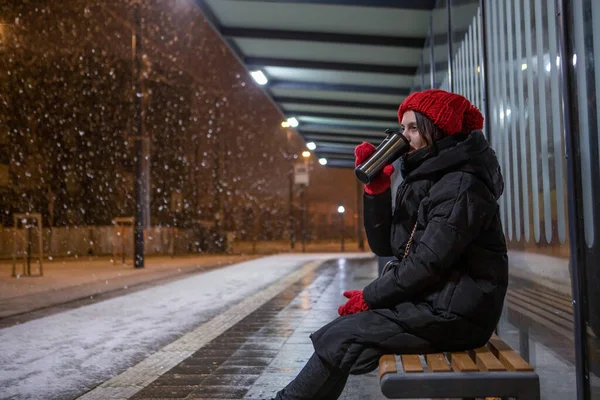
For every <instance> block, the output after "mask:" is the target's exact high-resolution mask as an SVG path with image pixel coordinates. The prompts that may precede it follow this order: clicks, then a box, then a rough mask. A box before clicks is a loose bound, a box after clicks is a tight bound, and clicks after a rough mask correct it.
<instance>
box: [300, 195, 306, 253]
mask: <svg viewBox="0 0 600 400" xmlns="http://www.w3.org/2000/svg"><path fill="white" fill-rule="evenodd" d="M300 234H301V235H302V252H303V253H306V185H302V216H301V217H300Z"/></svg>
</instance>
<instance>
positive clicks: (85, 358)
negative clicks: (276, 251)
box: [0, 253, 366, 399]
mask: <svg viewBox="0 0 600 400" xmlns="http://www.w3.org/2000/svg"><path fill="white" fill-rule="evenodd" d="M354 256H358V257H365V256H366V255H365V254H364V253H363V254H356V255H354ZM339 257H340V255H339V254H307V255H282V256H281V255H280V256H272V257H266V258H261V259H258V260H252V261H248V262H244V263H240V264H236V265H232V266H229V267H225V268H222V269H218V270H213V271H209V272H206V273H203V274H199V275H195V276H192V277H189V278H187V279H182V280H179V281H175V282H171V283H168V284H165V285H163V286H157V287H154V288H150V289H146V290H143V291H139V292H136V293H132V294H129V295H125V296H122V297H118V298H113V299H110V300H106V301H103V302H99V303H96V304H92V305H89V306H84V307H81V308H78V309H75V310H70V311H66V312H64V313H61V314H55V315H52V316H48V317H45V318H41V319H37V320H33V321H29V322H26V323H24V324H21V325H16V326H13V327H10V328H5V329H2V330H0V366H1V368H0V398H1V399H72V398H74V397H77V396H79V395H81V394H83V393H85V392H87V391H88V390H90V389H92V388H94V387H95V386H97V385H99V384H100V383H102V382H104V381H106V380H107V379H109V378H111V377H113V376H115V375H117V374H119V373H121V372H123V371H124V370H126V369H127V368H129V367H130V366H132V365H135V364H136V363H138V362H139V361H141V360H143V359H144V358H146V357H148V356H149V355H150V354H152V353H153V352H155V351H156V350H158V349H159V348H161V347H163V346H164V345H166V344H168V343H170V342H172V341H174V340H175V339H176V338H177V337H179V336H181V335H183V334H184V333H186V332H187V331H190V330H192V329H194V328H195V327H197V326H199V325H200V324H202V323H203V322H206V321H207V320H209V319H210V318H212V317H214V316H215V315H216V314H218V313H219V312H222V311H223V310H224V309H226V308H227V307H228V306H231V305H232V304H235V303H237V302H239V301H240V300H242V299H244V298H245V297H247V296H249V295H252V294H254V293H256V292H257V291H258V290H260V289H261V288H264V287H265V286H267V285H269V284H271V283H274V282H275V281H277V280H279V279H281V278H283V277H284V276H285V275H287V274H288V273H290V272H292V271H293V270H295V269H297V268H298V267H300V266H301V265H302V264H304V263H305V262H307V261H310V260H315V259H329V258H339ZM344 257H353V255H350V254H345V255H344Z"/></svg>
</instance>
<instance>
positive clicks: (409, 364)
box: [400, 354, 423, 373]
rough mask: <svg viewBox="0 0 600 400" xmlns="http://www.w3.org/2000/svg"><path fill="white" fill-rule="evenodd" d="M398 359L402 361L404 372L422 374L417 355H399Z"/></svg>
mask: <svg viewBox="0 0 600 400" xmlns="http://www.w3.org/2000/svg"><path fill="white" fill-rule="evenodd" d="M400 358H401V359H402V368H403V369H404V372H406V373H410V372H423V366H422V365H421V360H420V359H419V356H418V355H416V354H410V355H401V356H400Z"/></svg>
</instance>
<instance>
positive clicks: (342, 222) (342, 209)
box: [337, 205, 346, 252]
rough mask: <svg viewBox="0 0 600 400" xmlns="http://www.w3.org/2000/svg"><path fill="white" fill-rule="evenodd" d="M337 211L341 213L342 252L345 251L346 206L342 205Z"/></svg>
mask: <svg viewBox="0 0 600 400" xmlns="http://www.w3.org/2000/svg"><path fill="white" fill-rule="evenodd" d="M337 211H338V213H339V214H340V240H341V249H342V252H344V213H345V212H346V209H345V208H344V206H342V205H340V206H339V207H338V210H337Z"/></svg>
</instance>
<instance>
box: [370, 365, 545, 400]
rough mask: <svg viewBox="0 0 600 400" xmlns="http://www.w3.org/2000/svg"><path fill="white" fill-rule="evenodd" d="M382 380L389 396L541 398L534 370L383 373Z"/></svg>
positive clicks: (398, 397)
mask: <svg viewBox="0 0 600 400" xmlns="http://www.w3.org/2000/svg"><path fill="white" fill-rule="evenodd" d="M380 384H381V393H383V395H384V396H385V397H387V398H388V399H407V398H412V399H414V398H436V397H450V398H461V397H467V398H468V397H491V396H495V397H515V398H517V399H519V400H540V382H539V377H538V375H537V374H536V373H535V372H512V371H506V372H418V373H403V372H398V373H395V374H392V373H386V374H384V375H383V377H382V378H381V381H380Z"/></svg>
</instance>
